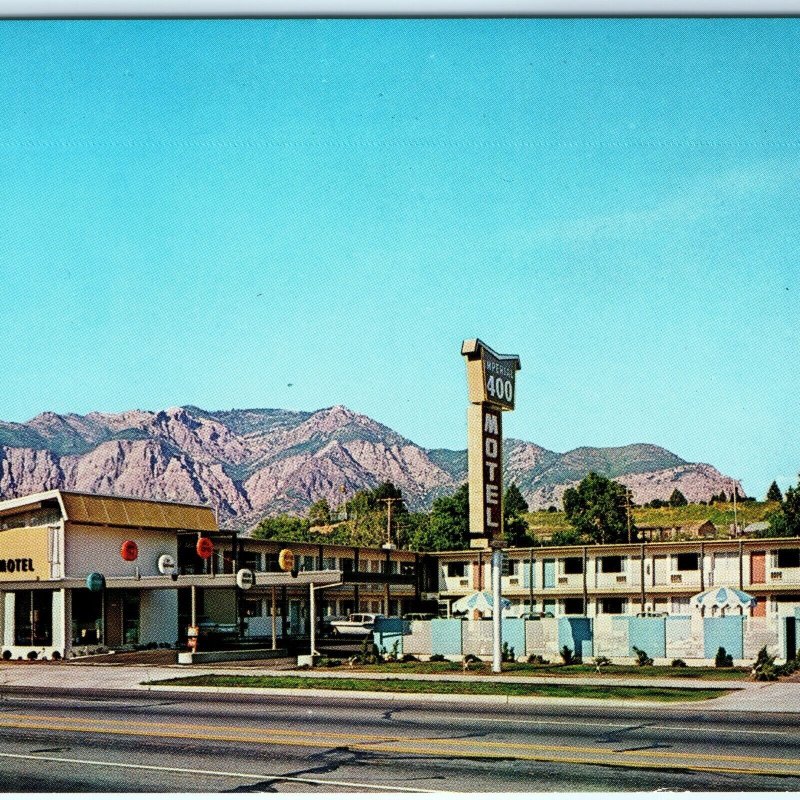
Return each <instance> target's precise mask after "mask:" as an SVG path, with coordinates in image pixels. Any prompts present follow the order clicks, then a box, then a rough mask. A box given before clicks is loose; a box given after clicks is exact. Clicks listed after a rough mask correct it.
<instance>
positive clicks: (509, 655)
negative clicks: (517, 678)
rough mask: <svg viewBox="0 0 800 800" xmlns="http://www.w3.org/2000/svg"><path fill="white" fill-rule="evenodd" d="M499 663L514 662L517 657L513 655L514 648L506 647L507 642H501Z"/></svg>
mask: <svg viewBox="0 0 800 800" xmlns="http://www.w3.org/2000/svg"><path fill="white" fill-rule="evenodd" d="M500 660H501V661H516V660H517V657H516V654H515V653H514V648H513V647H509V646H508V642H503V649H502V651H501V653H500Z"/></svg>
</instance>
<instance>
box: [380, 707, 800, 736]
mask: <svg viewBox="0 0 800 800" xmlns="http://www.w3.org/2000/svg"><path fill="white" fill-rule="evenodd" d="M395 713H397V712H395ZM411 716H414V715H411ZM436 719H457V720H458V721H459V722H462V723H463V722H464V721H465V719H466V720H467V721H472V722H516V723H518V724H522V723H524V724H526V725H560V726H561V727H562V728H578V727H594V728H622V729H623V730H624V729H625V728H635V729H636V730H643V731H644V730H647V731H693V732H695V733H730V734H732V735H733V734H741V733H750V734H753V735H754V736H797V735H798V732H797V731H767V730H758V731H751V730H748V729H747V728H690V727H688V726H686V725H636V724H634V723H635V721H633V720H632V721H631V723H632V724H630V725H627V724H626V723H625V722H579V723H577V724H572V725H565V724H564V722H563V721H559V720H552V719H522V718H516V719H515V718H513V717H511V718H509V719H503V718H498V717H466V718H465V717H457V716H456V715H455V714H437V715H436Z"/></svg>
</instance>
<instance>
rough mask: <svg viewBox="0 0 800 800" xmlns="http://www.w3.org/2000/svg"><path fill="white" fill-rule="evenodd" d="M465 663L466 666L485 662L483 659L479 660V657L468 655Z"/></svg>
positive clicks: (465, 657)
mask: <svg viewBox="0 0 800 800" xmlns="http://www.w3.org/2000/svg"><path fill="white" fill-rule="evenodd" d="M464 663H465V664H482V663H483V661H481V659H480V658H478V656H476V655H473V654H472V653H467V655H465V656H464Z"/></svg>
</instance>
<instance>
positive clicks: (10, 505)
mask: <svg viewBox="0 0 800 800" xmlns="http://www.w3.org/2000/svg"><path fill="white" fill-rule="evenodd" d="M201 539H202V540H205V541H207V540H210V541H211V543H212V544H213V552H212V553H211V555H210V556H209V557H207V558H201V557H200V556H199V555H198V541H199V540H201ZM131 542H133V543H135V548H134V550H135V559H134V560H125V558H124V557H123V551H125V554H126V555H127V556H128V558H130V556H131V552H130V550H131V548H130V543H131ZM126 548H127V549H126ZM285 548H288V549H291V550H292V552H293V554H294V560H295V569H294V570H293V571H291V572H286V571H284V570H282V569H281V568H280V567H279V565H278V554H279V552H280V551H281V550H282V549H285ZM242 569H245V570H250V571H251V572H252V575H253V579H254V583H253V585H252V586H250V587H249V588H240V586H239V585H238V584H237V573H239V572H240V570H242ZM98 576H102V579H101V580H99V578H98ZM423 579H424V580H423ZM426 581H427V585H426V583H425V582H426ZM435 582H436V569H435V561H433V560H432V559H430V558H429V557H426V556H421V555H419V554H415V553H409V552H402V551H398V550H384V549H381V548H366V547H343V546H336V545H316V544H298V543H280V542H273V541H262V540H257V539H250V538H247V537H245V536H242V535H240V534H239V533H237V532H236V531H231V530H220V528H219V526H218V524H217V521H216V518H215V514H214V511H213V509H211V508H208V507H205V506H199V505H190V504H184V503H173V502H162V501H147V500H139V499H133V498H123V497H112V496H104V495H97V494H88V493H81V492H72V491H61V490H52V491H46V492H41V493H38V494H34V495H29V496H26V497H20V498H16V499H12V500H5V501H2V502H0V632H2V644H1V646H0V653H2V657H3V658H4V659H12V658H13V659H18V658H48V659H52V658H56V659H57V658H70V657H74V656H79V655H86V654H90V653H92V652H96V651H98V650H101V649H103V648H109V649H117V648H125V647H133V646H136V645H144V646H146V645H150V646H153V645H161V646H164V645H166V646H170V647H173V646H175V645H176V644H177V645H185V644H186V641H187V632H188V627H189V625H190V624H191V623H192V621H193V617H192V614H193V613H194V622H195V624H199V625H200V627H201V629H205V628H206V627H207V628H208V629H209V630H213V631H216V632H217V633H223V634H226V636H227V641H231V640H238V641H242V640H244V641H248V640H249V641H250V642H258V641H261V642H262V643H263V644H265V645H266V646H272V648H273V649H274V648H275V646H276V644H277V640H278V639H280V644H281V645H282V646H285V645H286V643H287V640H289V639H290V638H291V637H305V636H308V635H309V633H310V628H311V625H310V618H311V613H312V608H313V610H314V614H315V616H316V618H317V625H318V627H317V631H319V630H320V629H321V625H322V623H323V622H324V621H325V620H329V619H332V618H338V617H345V616H347V614H349V613H351V612H355V611H366V612H372V613H381V614H385V615H396V616H400V615H402V614H403V613H406V612H408V611H413V610H416V609H418V608H419V607H420V605H421V604H422V605H424V601H425V599H426V598H427V599H428V601H429V603H430V599H431V598H436V594H435V589H436V587H435ZM425 589H427V591H424V590H425ZM312 593H313V598H312ZM433 605H434V607H435V602H434V603H433Z"/></svg>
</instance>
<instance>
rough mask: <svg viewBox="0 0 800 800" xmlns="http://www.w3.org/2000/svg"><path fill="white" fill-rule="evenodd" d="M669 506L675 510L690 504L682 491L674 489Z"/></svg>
mask: <svg viewBox="0 0 800 800" xmlns="http://www.w3.org/2000/svg"><path fill="white" fill-rule="evenodd" d="M669 504H670V505H671V506H672V507H673V508H674V507H675V506H687V505H689V503H688V502H687V500H686V497H685V495H684V494H683V492H682V491H681V490H680V489H673V491H672V494H671V495H670V496H669Z"/></svg>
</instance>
